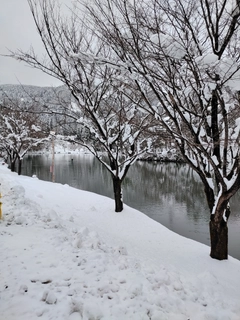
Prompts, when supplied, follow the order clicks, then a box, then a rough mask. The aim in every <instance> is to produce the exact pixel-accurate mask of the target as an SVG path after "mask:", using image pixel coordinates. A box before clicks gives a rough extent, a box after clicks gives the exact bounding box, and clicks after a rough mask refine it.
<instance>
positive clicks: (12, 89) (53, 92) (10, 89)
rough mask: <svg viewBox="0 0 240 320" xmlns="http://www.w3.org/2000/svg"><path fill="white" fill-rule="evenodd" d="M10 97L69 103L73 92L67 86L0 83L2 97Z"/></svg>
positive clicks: (0, 95) (0, 96)
mask: <svg viewBox="0 0 240 320" xmlns="http://www.w3.org/2000/svg"><path fill="white" fill-rule="evenodd" d="M3 97H9V98H14V99H21V100H25V101H28V102H30V101H32V100H35V101H41V102H42V103H44V104H45V103H57V102H58V101H61V102H63V101H64V102H66V103H68V102H69V101H70V100H71V94H70V92H69V90H68V89H67V88H66V86H64V85H62V86H58V87H39V86H32V85H21V84H19V85H18V84H3V85H0V98H1V99H2V98H3Z"/></svg>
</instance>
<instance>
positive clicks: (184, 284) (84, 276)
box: [0, 165, 240, 320]
mask: <svg viewBox="0 0 240 320" xmlns="http://www.w3.org/2000/svg"><path fill="white" fill-rule="evenodd" d="M0 183H1V192H2V194H3V197H2V202H3V220H2V221H1V222H0V244H1V245H0V259H1V269H0V319H1V320H17V319H18V320H22V319H24V320H35V319H43V320H50V319H54V320H55V319H59V320H60V319H61V320H77V319H84V320H87V319H88V320H90V319H91V320H97V319H102V320H128V319H129V320H130V319H131V320H132V319H133V320H141V319H144V320H145V319H151V320H166V319H168V320H187V319H191V320H210V319H211V320H239V319H240V291H239V288H240V262H239V261H238V260H236V259H233V258H231V257H230V258H229V260H228V261H222V262H220V261H216V260H212V259H211V258H210V257H209V248H208V247H207V246H204V245H202V244H200V243H197V242H194V241H192V240H189V239H186V238H183V237H181V236H179V235H177V234H175V233H173V232H171V231H169V230H168V229H166V228H165V227H163V226H162V225H160V224H159V223H157V222H155V221H153V220H151V219H150V218H148V217H147V216H145V215H144V214H142V213H140V212H138V211H136V210H134V209H131V208H129V207H127V206H125V209H124V211H123V212H122V213H115V212H114V209H113V208H114V204H113V200H111V199H108V198H106V197H102V196H99V195H96V194H93V193H89V192H85V191H80V190H77V189H74V188H71V187H69V186H68V185H60V184H53V183H50V182H43V181H40V180H38V179H37V178H29V177H23V176H17V175H16V174H15V173H11V172H10V171H9V170H8V169H7V168H6V166H5V165H1V166H0Z"/></svg>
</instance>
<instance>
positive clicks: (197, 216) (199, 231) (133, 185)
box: [22, 154, 240, 259]
mask: <svg viewBox="0 0 240 320" xmlns="http://www.w3.org/2000/svg"><path fill="white" fill-rule="evenodd" d="M51 162H52V157H51V155H36V156H27V157H25V159H24V161H23V172H22V173H23V174H24V175H28V176H32V175H33V174H35V175H37V177H38V178H39V179H41V180H46V181H51V179H52V175H51V173H50V165H51ZM55 182H59V183H62V184H69V185H70V186H72V187H75V188H78V189H82V190H87V191H92V192H95V193H98V194H101V195H105V196H108V197H111V198H112V197H113V191H112V181H111V177H110V174H109V173H108V171H107V170H106V169H105V168H104V167H103V166H102V165H101V164H100V163H99V162H98V161H97V160H96V159H95V158H94V157H93V156H92V155H89V154H82V155H73V154H65V155H60V154H56V155H55ZM123 200H124V203H126V204H128V205H129V206H131V207H133V208H136V209H138V210H140V211H142V212H143V213H145V214H146V215H148V216H149V217H151V218H152V219H154V220H156V221H158V222H160V223H161V224H163V225H164V226H166V227H167V228H169V229H170V230H173V231H174V232H177V233H178V234H181V235H183V236H185V237H188V238H191V239H194V240H197V241H199V242H202V243H205V244H207V245H209V231H208V222H209V210H208V208H207V205H206V200H205V196H204V193H203V188H202V184H201V182H200V179H199V178H198V176H197V175H196V174H195V173H194V172H193V171H192V170H191V169H190V168H189V167H188V166H187V165H185V164H181V165H179V164H178V165H177V164H174V163H167V164H166V163H159V162H140V161H139V162H136V163H135V164H134V165H133V166H132V167H131V168H130V171H129V174H128V175H127V177H126V178H125V181H124V184H123ZM113 209H114V208H113ZM231 209H232V212H231V216H230V220H229V254H230V255H232V256H234V257H236V258H238V259H240V195H239V194H237V195H236V196H234V198H233V199H232V201H231Z"/></svg>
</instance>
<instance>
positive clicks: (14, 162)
mask: <svg viewBox="0 0 240 320" xmlns="http://www.w3.org/2000/svg"><path fill="white" fill-rule="evenodd" d="M15 164H16V159H14V160H12V161H11V164H10V165H11V171H12V172H14V171H15Z"/></svg>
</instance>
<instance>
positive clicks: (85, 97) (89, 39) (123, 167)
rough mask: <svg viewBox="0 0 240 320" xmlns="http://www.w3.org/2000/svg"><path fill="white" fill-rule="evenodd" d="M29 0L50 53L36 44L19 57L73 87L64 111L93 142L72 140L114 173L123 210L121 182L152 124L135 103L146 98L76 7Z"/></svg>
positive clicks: (117, 207) (117, 205)
mask: <svg viewBox="0 0 240 320" xmlns="http://www.w3.org/2000/svg"><path fill="white" fill-rule="evenodd" d="M28 2H29V6H30V10H31V13H32V16H33V18H34V21H35V24H36V26H37V30H38V33H39V35H40V37H41V40H42V43H43V45H44V47H45V51H46V57H45V59H41V58H39V57H38V56H37V55H36V53H35V52H34V50H33V49H31V50H30V52H29V53H24V52H21V51H19V52H18V53H16V54H15V57H17V58H18V59H20V60H22V61H25V62H27V63H28V64H29V65H31V66H33V67H35V68H38V69H40V70H42V71H43V72H45V73H48V74H50V75H51V76H53V77H56V78H58V79H60V80H61V81H62V82H63V83H64V84H65V85H66V86H67V87H68V88H69V90H70V92H71V94H72V104H71V106H69V107H67V108H66V109H65V111H64V112H65V116H66V117H67V119H68V120H69V119H72V120H71V121H72V122H74V121H75V123H76V124H77V125H79V126H81V127H87V128H88V130H89V132H90V136H91V143H89V140H86V139H84V136H82V135H80V136H79V135H78V138H77V139H76V138H75V137H74V138H73V137H69V138H68V139H69V140H70V141H73V142H77V143H80V144H81V145H83V146H85V147H86V148H88V150H89V151H90V152H91V153H92V154H94V155H95V156H96V157H97V159H98V160H99V161H100V162H101V163H102V164H103V165H104V166H105V167H106V168H107V170H108V171H109V172H110V174H111V176H112V179H113V189H114V198H115V211H117V212H120V211H122V210H123V201H122V189H121V185H122V181H123V180H124V178H125V176H126V174H127V172H128V170H129V168H130V166H131V164H132V163H133V162H134V161H135V160H136V159H137V157H138V156H139V155H140V154H141V153H142V152H144V151H145V150H146V148H147V144H146V137H145V136H143V132H144V131H145V130H146V128H148V127H149V126H150V122H151V121H150V119H151V115H149V113H146V112H144V111H141V112H139V111H138V109H137V108H136V106H137V105H138V103H140V102H141V101H143V97H142V96H141V94H139V92H138V91H136V92H134V91H133V88H132V87H131V86H127V84H125V83H124V82H123V81H122V74H121V73H119V71H118V70H116V68H115V66H113V65H111V64H108V63H107V61H110V56H109V55H110V54H111V50H109V48H108V47H106V46H103V43H102V42H101V39H100V38H99V37H97V36H96V35H95V32H91V31H90V29H89V27H88V26H87V25H85V22H84V19H83V18H82V17H81V16H77V15H76V11H75V10H74V11H72V13H71V14H70V18H68V19H66V18H64V17H62V16H61V15H60V11H59V8H58V6H57V4H56V2H54V1H49V0H41V1H32V0H29V1H28ZM104 156H105V157H104Z"/></svg>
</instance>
